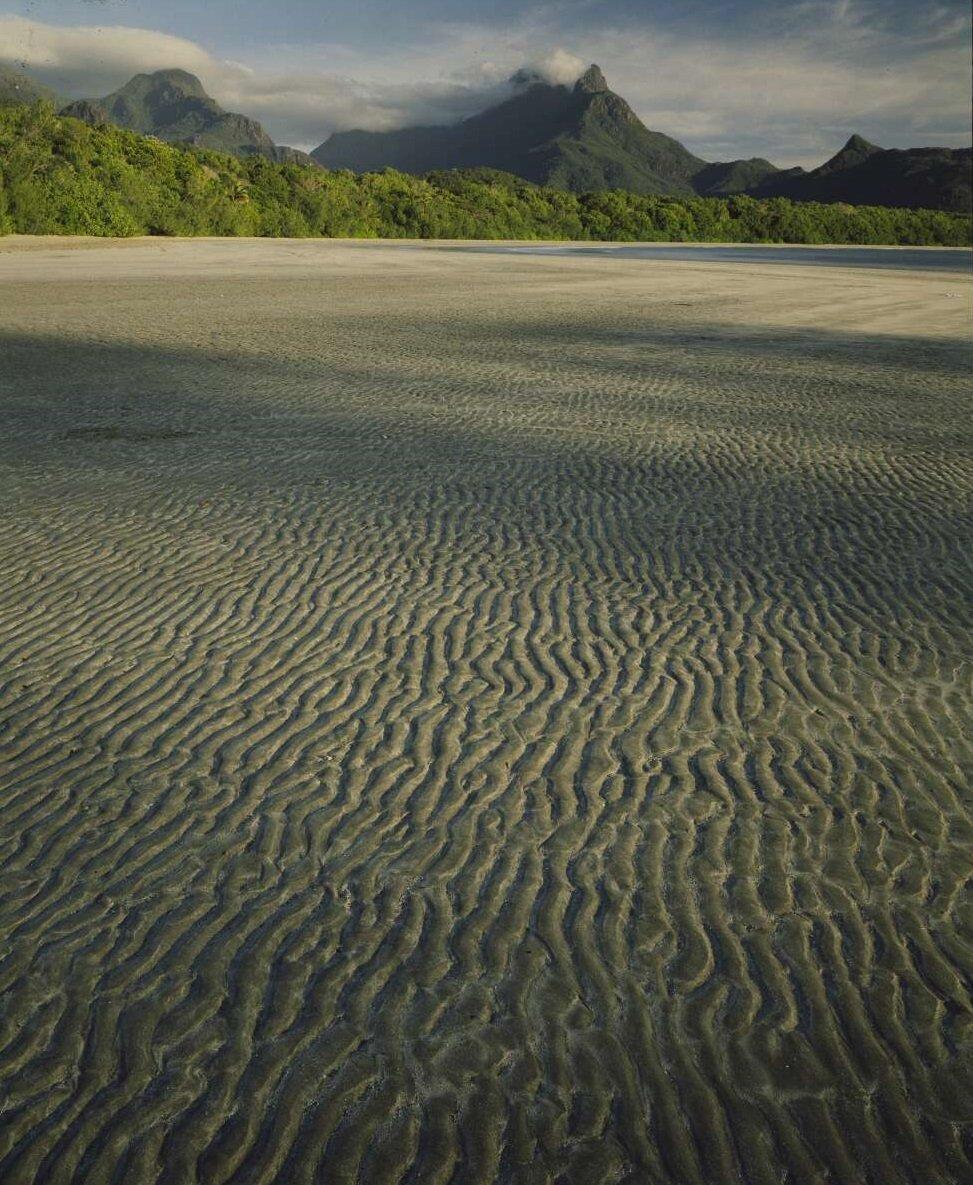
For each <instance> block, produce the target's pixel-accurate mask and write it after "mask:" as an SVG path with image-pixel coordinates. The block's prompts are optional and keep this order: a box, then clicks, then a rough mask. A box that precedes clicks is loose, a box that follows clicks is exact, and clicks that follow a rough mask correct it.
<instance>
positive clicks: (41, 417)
mask: <svg viewBox="0 0 973 1185" xmlns="http://www.w3.org/2000/svg"><path fill="white" fill-rule="evenodd" d="M705 250H706V249H705V248H701V249H700V257H699V259H698V260H697V259H684V258H672V259H665V258H658V257H652V258H644V259H640V258H636V257H628V256H625V257H623V256H618V257H614V256H612V255H611V254H610V253H609V252H607V251H605V250H592V251H591V252H584V253H574V254H559V253H557V252H554V251H552V252H548V253H543V252H542V253H534V254H531V253H523V252H519V253H504V252H496V251H492V250H491V251H486V250H471V249H469V245H464V244H460V243H437V244H422V243H418V242H403V243H379V242H350V241H321V240H315V241H310V240H301V241H297V240H279V241H274V240H242V241H241V240H211V239H205V240H176V239H133V240H119V241H103V240H70V239H63V240H59V239H55V238H44V239H37V240H30V239H16V238H10V239H2V238H0V414H2V423H3V432H2V433H0V507H2V517H0V557H2V559H0V993H2V996H0V1105H2V1114H0V1181H3V1182H5V1183H7V1185H25V1183H28V1182H29V1183H38V1185H39V1183H44V1185H62V1183H66V1182H84V1183H85V1185H96V1183H97V1185H118V1183H122V1185H131V1183H135V1185H142V1183H143V1182H160V1183H166V1185H186V1183H189V1182H204V1183H206V1185H210V1183H220V1185H224V1183H226V1185H230V1183H232V1185H243V1183H247V1185H257V1183H271V1182H286V1183H287V1185H312V1183H321V1182H325V1183H327V1185H345V1183H349V1185H350V1183H352V1182H356V1183H360V1185H393V1183H395V1185H480V1183H482V1185H488V1183H492V1182H515V1183H518V1185H519V1183H525V1185H527V1183H529V1185H547V1183H551V1185H554V1183H555V1182H556V1183H558V1185H589V1183H591V1185H596V1183H597V1185H600V1183H602V1182H604V1183H606V1185H607V1183H619V1182H624V1183H625V1185H734V1183H737V1182H740V1183H741V1185H742V1183H743V1182H746V1183H748V1185H772V1183H776V1182H781V1181H792V1182H802V1183H804V1182H818V1181H821V1182H824V1181H828V1182H840V1183H842V1185H858V1183H860V1182H866V1181H873V1182H876V1183H878V1182H881V1183H883V1185H899V1183H901V1185H911V1183H914V1182H918V1181H921V1182H922V1183H923V1185H947V1183H954V1182H959V1181H961V1180H964V1179H968V1178H969V1177H970V1176H971V1175H973V1164H971V1157H973V1144H971V1139H970V1133H971V1123H973V1068H971V1067H973V1059H971V1056H970V1055H971V1048H973V1003H971V996H970V983H971V977H973V932H971V920H973V919H971V910H970V901H969V882H970V876H971V868H973V795H971V791H970V764H971V757H973V740H971V734H970V728H969V723H970V709H971V694H970V692H971V671H973V663H971V657H973V655H971V628H970V627H971V617H973V614H971V605H973V599H971V589H973V572H971V564H970V555H971V554H973V549H971V530H970V526H971V518H970V507H971V491H973V453H971V440H973V428H971V425H973V373H971V361H973V351H971V346H970V332H969V330H970V299H971V294H973V280H971V277H970V275H969V274H968V273H967V274H964V273H961V272H947V271H942V270H940V271H936V270H933V269H932V268H930V269H929V270H923V268H922V267H921V266H918V265H917V266H912V267H910V268H909V269H906V268H905V267H903V268H902V269H896V268H895V267H882V268H881V269H880V268H871V269H869V268H866V267H863V266H859V267H855V266H841V265H833V266H827V267H818V266H810V265H801V264H798V263H793V264H791V263H787V262H782V263H778V262H767V261H765V260H762V259H761V260H759V261H740V260H737V259H732V260H729V259H726V260H724V259H717V258H715V257H714V258H710V259H707V258H705V257H704V252H705Z"/></svg>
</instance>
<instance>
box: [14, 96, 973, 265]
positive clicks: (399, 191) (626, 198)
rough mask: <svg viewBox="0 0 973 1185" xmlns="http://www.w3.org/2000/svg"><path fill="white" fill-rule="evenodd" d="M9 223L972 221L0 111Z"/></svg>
mask: <svg viewBox="0 0 973 1185" xmlns="http://www.w3.org/2000/svg"><path fill="white" fill-rule="evenodd" d="M0 233H8V234H9V233H17V234H64V235H102V236H104V235H113V236H115V235H117V236H129V235H256V236H270V237H281V236H288V237H290V236H292V237H308V236H325V237H332V238H337V237H342V238H417V239H552V240H581V241H621V242H639V241H656V242H748V243H871V244H901V245H940V246H965V245H967V244H970V243H971V242H973V235H971V219H970V218H969V217H967V216H965V215H961V214H950V213H945V212H942V211H936V210H908V209H897V208H890V207H884V206H848V205H844V204H832V205H823V204H818V203H814V202H793V201H790V200H788V199H786V198H771V199H767V200H760V201H758V200H756V199H754V198H749V197H730V198H667V197H646V196H642V195H638V194H632V193H627V192H624V191H621V190H612V191H607V192H600V193H590V194H580V195H577V194H572V193H566V192H563V191H561V190H556V189H549V188H543V187H540V186H536V185H532V184H530V183H529V182H526V181H522V180H520V179H519V178H517V177H513V176H511V175H509V174H505V173H495V172H491V171H489V170H469V171H458V172H444V173H432V174H429V175H428V176H426V177H422V178H420V177H413V176H408V175H406V174H403V173H397V172H395V171H393V170H390V169H388V170H384V171H383V172H380V173H368V174H365V175H362V176H358V175H356V174H354V173H350V172H346V171H343V170H339V171H325V170H323V169H318V168H315V167H310V166H305V165H298V164H278V163H275V162H273V161H271V160H268V159H266V158H265V157H260V156H253V157H249V158H246V159H238V158H236V157H232V156H225V155H223V154H221V153H216V152H209V151H205V150H202V149H197V148H186V147H182V146H177V145H173V144H167V143H163V142H162V141H160V140H156V139H154V138H152V137H149V136H140V135H138V134H136V133H134V132H129V131H125V130H123V129H120V128H116V127H109V126H104V125H99V126H95V127H92V126H89V125H88V124H87V123H84V122H82V121H81V120H77V119H71V118H68V117H66V116H62V115H58V114H57V112H56V111H55V109H54V108H53V107H52V106H51V105H50V104H47V103H43V102H42V103H37V104H34V105H32V106H22V107H8V108H4V109H0Z"/></svg>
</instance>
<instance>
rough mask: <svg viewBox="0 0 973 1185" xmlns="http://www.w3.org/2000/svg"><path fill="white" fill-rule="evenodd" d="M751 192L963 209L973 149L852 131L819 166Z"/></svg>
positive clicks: (972, 201) (972, 188)
mask: <svg viewBox="0 0 973 1185" xmlns="http://www.w3.org/2000/svg"><path fill="white" fill-rule="evenodd" d="M752 192H753V193H754V195H755V196H757V197H788V198H791V199H793V200H794V201H805V202H806V201H814V202H847V203H848V204H849V205H852V206H909V207H912V208H914V209H934V210H952V211H955V212H956V213H961V214H965V213H969V212H970V209H971V206H973V149H969V148H879V147H878V146H877V145H875V144H870V143H869V142H868V141H867V140H865V139H863V138H862V137H861V136H852V137H851V139H850V140H849V141H848V142H847V144H845V146H844V147H843V148H842V149H841V151H840V152H837V153H836V154H835V155H834V156H833V157H831V159H830V160H828V161H825V163H824V164H823V165H821V166H819V167H818V168H817V169H812V170H811V172H809V173H805V172H804V171H803V170H790V171H788V172H787V173H778V174H775V175H773V176H770V177H767V178H765V179H764V180H763V181H762V182H760V183H759V184H758V185H757V186H756V187H755V188H754V189H753V190H752Z"/></svg>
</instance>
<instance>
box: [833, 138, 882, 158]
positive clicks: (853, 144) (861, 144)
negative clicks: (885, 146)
mask: <svg viewBox="0 0 973 1185" xmlns="http://www.w3.org/2000/svg"><path fill="white" fill-rule="evenodd" d="M841 151H842V152H863V153H866V154H868V155H871V153H873V152H881V151H882V150H881V148H878V147H877V146H876V145H875V144H870V143H869V142H868V141H867V140H866V139H865V137H864V136H859V135H858V133H857V132H856V133H855V134H854V135H853V136H849V137H848V142H847V143H846V144H845V146H844V148H842V150H841Z"/></svg>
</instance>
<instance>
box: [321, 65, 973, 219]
mask: <svg viewBox="0 0 973 1185" xmlns="http://www.w3.org/2000/svg"><path fill="white" fill-rule="evenodd" d="M512 81H514V82H516V83H518V84H519V86H520V89H519V91H518V93H517V94H515V95H514V96H513V97H512V98H510V99H508V100H507V101H506V102H503V103H500V104H498V105H497V106H495V107H490V108H488V109H487V110H486V111H484V112H482V113H480V114H479V115H474V116H472V117H471V118H469V119H465V120H463V121H462V122H461V123H458V124H454V125H451V126H448V127H415V128H402V129H400V130H399V131H394V132H361V131H352V132H340V133H336V134H335V135H333V136H331V137H330V138H329V139H328V140H326V141H325V142H324V143H323V144H321V145H319V147H317V148H316V149H315V150H314V152H313V153H312V156H313V157H314V159H315V160H317V161H319V162H320V163H321V164H322V165H324V166H325V167H326V168H344V169H351V170H353V171H354V172H358V173H361V172H369V171H373V170H376V169H382V168H395V169H399V170H401V171H403V172H406V173H417V174H422V173H426V172H429V171H430V170H443V169H457V168H458V169H468V168H492V169H503V170H506V171H508V172H511V173H515V174H516V175H517V176H519V177H523V178H525V179H527V180H529V181H534V182H536V183H537V184H540V185H551V186H554V187H555V188H557V189H565V190H569V191H571V192H572V193H587V192H592V191H597V190H603V189H626V190H629V191H631V192H633V193H646V194H669V195H673V196H683V197H688V196H690V195H692V194H697V195H699V196H704V197H726V196H729V195H732V194H739V193H746V194H750V195H751V196H754V197H788V198H791V199H792V200H794V201H816V202H847V203H849V204H851V205H887V206H903V207H911V208H929V209H944V210H953V211H956V212H960V213H966V212H969V210H970V201H971V199H970V188H971V187H970V173H971V156H973V152H971V150H970V149H948V148H913V149H908V150H898V149H882V148H878V147H877V146H876V145H874V144H870V143H868V141H867V140H865V139H863V138H862V137H861V136H852V137H851V139H850V140H849V141H848V143H847V144H846V145H845V146H844V147H843V148H842V149H841V151H840V152H838V153H837V154H836V155H835V156H833V157H832V158H831V159H830V160H829V161H826V162H825V163H824V164H823V165H821V166H820V167H819V168H817V169H814V170H813V171H811V172H806V171H805V170H804V169H802V168H794V169H786V170H781V169H778V168H777V167H776V166H775V165H773V164H771V162H770V161H768V160H764V159H763V158H761V157H754V158H752V159H749V160H733V161H716V162H707V161H704V160H702V159H701V158H700V157H698V156H695V155H694V154H693V153H691V152H690V151H689V150H688V149H687V148H686V147H685V146H684V145H682V144H680V143H679V141H678V140H674V139H673V138H672V137H671V136H666V135H664V134H663V133H662V132H656V131H651V130H650V129H649V128H647V127H646V126H645V125H644V124H643V123H642V121H641V120H640V119H639V118H638V116H637V115H636V114H635V112H634V111H633V110H632V108H631V107H630V106H629V105H628V103H626V101H625V100H624V99H623V98H621V96H620V95H617V94H615V93H614V92H613V91H612V90H611V89H610V88H609V86H608V83H607V81H606V80H605V76H604V74H603V73H602V72H601V70H600V69H599V68H598V67H597V66H591V67H590V68H589V69H588V71H587V72H586V73H585V74H583V75H582V77H581V78H580V79H579V80H578V82H577V83H576V84H575V85H574V86H573V87H566V86H560V85H553V84H551V83H546V82H543V81H541V80H539V79H537V78H536V77H534V76H531V75H527V74H523V73H521V74H519V75H515V77H514V79H513V80H512Z"/></svg>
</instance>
